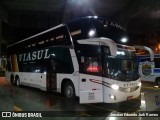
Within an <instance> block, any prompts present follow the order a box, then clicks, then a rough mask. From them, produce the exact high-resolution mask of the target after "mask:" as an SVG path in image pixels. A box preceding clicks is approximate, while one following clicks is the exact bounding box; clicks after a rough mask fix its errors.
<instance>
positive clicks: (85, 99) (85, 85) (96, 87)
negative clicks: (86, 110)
mask: <svg viewBox="0 0 160 120" xmlns="http://www.w3.org/2000/svg"><path fill="white" fill-rule="evenodd" d="M79 81H80V89H79V92H80V103H100V102H103V87H102V77H98V76H93V75H87V74H80V79H79Z"/></svg>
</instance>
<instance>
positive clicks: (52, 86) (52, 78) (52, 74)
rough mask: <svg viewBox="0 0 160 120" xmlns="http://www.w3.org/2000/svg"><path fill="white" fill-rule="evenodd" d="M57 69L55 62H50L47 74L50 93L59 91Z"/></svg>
mask: <svg viewBox="0 0 160 120" xmlns="http://www.w3.org/2000/svg"><path fill="white" fill-rule="evenodd" d="M56 67H57V63H56V62H55V60H50V61H49V62H48V72H47V89H48V91H52V90H56V89H57V77H56Z"/></svg>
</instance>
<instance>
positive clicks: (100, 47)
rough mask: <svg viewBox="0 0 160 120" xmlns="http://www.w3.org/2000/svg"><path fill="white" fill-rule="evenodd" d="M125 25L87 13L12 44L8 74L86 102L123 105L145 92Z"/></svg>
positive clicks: (19, 81) (16, 82) (20, 82)
mask: <svg viewBox="0 0 160 120" xmlns="http://www.w3.org/2000/svg"><path fill="white" fill-rule="evenodd" d="M126 35H127V34H126V32H125V31H124V28H122V27H121V26H120V25H118V24H116V23H114V22H111V21H109V20H106V19H104V18H99V17H98V18H97V17H84V18H81V19H77V20H74V21H71V22H68V23H67V24H61V25H59V26H56V27H53V28H51V29H49V30H46V31H44V32H41V33H39V34H36V35H34V36H31V37H29V38H26V39H24V40H21V41H19V42H17V43H14V44H11V45H9V46H8V47H7V49H8V50H7V74H6V77H7V79H8V80H10V82H11V83H12V84H13V85H16V86H20V85H27V86H31V87H36V88H39V89H41V90H44V91H56V92H59V93H63V95H64V96H65V97H66V98H70V99H74V97H75V96H78V97H79V98H80V103H102V102H103V103H117V102H121V101H126V100H129V99H134V98H137V97H139V96H140V89H141V82H140V79H139V75H138V66H137V60H136V55H135V50H134V48H133V47H130V46H126V45H123V44H124V43H123V42H126V43H127V39H126V38H124V37H127V36H126Z"/></svg>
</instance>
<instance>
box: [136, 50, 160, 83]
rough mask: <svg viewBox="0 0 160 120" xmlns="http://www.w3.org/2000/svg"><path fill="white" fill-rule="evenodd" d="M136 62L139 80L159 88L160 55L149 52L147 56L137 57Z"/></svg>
mask: <svg viewBox="0 0 160 120" xmlns="http://www.w3.org/2000/svg"><path fill="white" fill-rule="evenodd" d="M137 60H138V63H139V74H140V79H141V80H142V81H147V82H154V83H156V85H158V86H160V54H154V53H153V51H151V52H149V53H148V54H141V55H137Z"/></svg>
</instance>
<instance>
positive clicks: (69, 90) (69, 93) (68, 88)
mask: <svg viewBox="0 0 160 120" xmlns="http://www.w3.org/2000/svg"><path fill="white" fill-rule="evenodd" d="M64 96H65V98H67V99H71V100H74V99H75V88H74V85H73V83H72V82H66V83H65V85H64Z"/></svg>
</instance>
